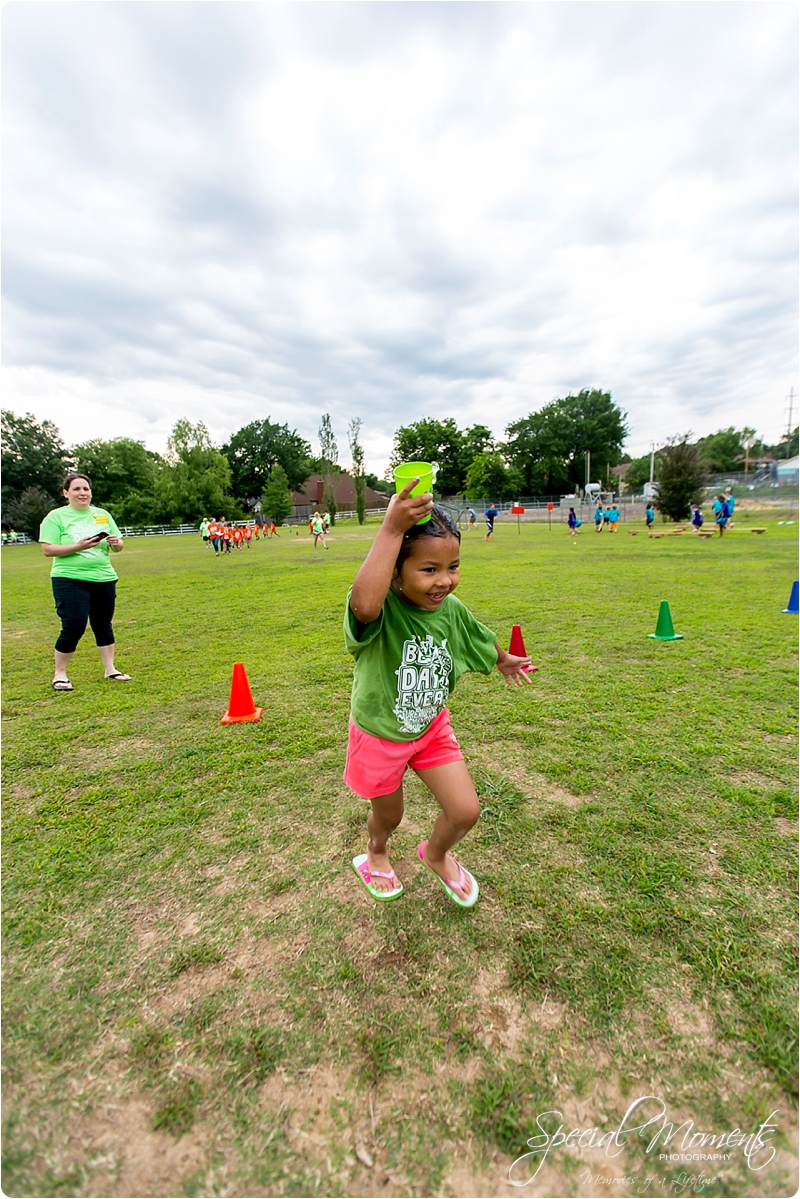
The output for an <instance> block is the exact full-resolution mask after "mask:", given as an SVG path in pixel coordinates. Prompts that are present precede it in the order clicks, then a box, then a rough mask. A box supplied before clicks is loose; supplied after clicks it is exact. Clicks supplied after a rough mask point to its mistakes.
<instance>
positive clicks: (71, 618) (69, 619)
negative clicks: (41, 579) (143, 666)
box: [51, 575, 117, 654]
mask: <svg viewBox="0 0 800 1199" xmlns="http://www.w3.org/2000/svg"><path fill="white" fill-rule="evenodd" d="M51 582H52V584H53V596H54V597H55V601H56V612H57V613H58V615H59V616H60V617H61V634H60V636H59V638H58V641H57V642H56V649H57V650H58V652H59V653H60V654H74V653H75V650H76V649H77V648H78V642H79V641H80V639H81V637H82V636H83V634H84V633H85V632H86V622H87V620H88V622H89V624H90V625H91V626H92V632H93V633H94V639H95V641H96V642H97V644H98V645H113V644H114V630H113V629H112V627H111V621H112V619H113V617H114V604H115V603H116V599H117V582H116V579H112V580H111V581H110V582H108V583H90V582H89V581H88V580H84V579H68V578H65V577H64V576H63V575H60V576H56V577H55V578H53V579H51Z"/></svg>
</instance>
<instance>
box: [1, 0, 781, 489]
mask: <svg viewBox="0 0 800 1199" xmlns="http://www.w3.org/2000/svg"><path fill="white" fill-rule="evenodd" d="M3 21H4V26H3V33H4V37H3V121H4V182H5V203H4V212H5V216H4V221H5V226H4V240H3V284H4V370H5V388H6V395H7V401H6V402H7V403H8V405H9V406H11V407H13V408H16V409H17V410H19V411H21V410H28V409H30V410H33V411H34V412H36V414H37V415H39V416H40V417H49V418H50V419H53V420H56V421H57V423H59V424H60V425H61V427H62V429H63V430H64V432H65V434H66V435H67V436H68V437H69V438H70V439H72V440H79V439H81V438H83V437H86V436H90V435H102V436H114V435H117V434H125V435H129V436H140V437H142V438H144V439H146V440H147V441H148V444H150V445H152V446H153V448H161V447H162V446H163V443H164V441H165V439H166V436H167V434H168V432H169V428H170V426H171V424H172V423H173V422H174V421H175V420H176V419H177V418H178V417H180V416H183V415H188V416H190V417H192V418H193V419H204V420H205V421H206V423H207V424H208V425H209V428H211V430H212V432H213V433H214V434H215V435H216V436H217V437H219V438H222V437H224V436H226V435H227V434H228V433H229V432H231V431H232V430H233V429H234V428H236V427H237V426H238V425H240V424H242V423H244V422H246V421H248V420H252V419H256V418H257V417H262V416H265V415H267V414H269V415H271V416H272V418H273V419H278V420H281V421H288V422H289V423H290V424H291V425H293V426H296V427H297V428H298V429H299V430H300V432H301V433H303V435H304V436H306V437H308V438H309V440H312V441H315V439H316V430H317V426H318V424H319V415H320V413H321V412H324V411H330V412H331V413H332V415H333V419H334V427H335V428H336V429H337V432H338V433H339V436H340V441H341V442H342V444H344V429H345V425H346V423H347V421H348V420H349V419H350V418H351V417H352V416H354V415H361V416H362V417H363V418H364V420H365V433H366V438H367V447H368V452H369V454H370V462H371V465H372V466H374V467H379V466H382V465H383V463H384V462H385V459H386V456H387V455H388V450H389V448H390V445H391V436H392V433H393V431H394V429H395V428H396V427H397V425H398V424H400V423H401V422H402V423H407V422H408V421H410V420H415V419H419V418H420V417H422V416H425V415H431V414H438V415H442V416H444V415H455V416H456V417H457V418H458V419H459V421H460V422H461V423H473V422H474V421H481V422H482V423H488V424H490V425H491V426H492V428H493V429H494V431H495V432H496V433H498V434H502V431H503V428H504V426H505V425H506V424H507V423H508V422H509V421H511V420H514V419H517V418H518V417H519V416H521V415H525V414H526V413H527V412H529V411H531V410H532V409H535V408H537V407H539V406H541V404H543V403H546V402H548V401H549V400H551V399H552V398H553V397H554V396H555V395H559V394H565V393H566V392H567V391H569V390H574V389H577V388H579V387H581V386H603V387H609V388H611V390H612V391H613V393H614V395H615V398H616V399H617V401H618V402H619V403H620V404H621V406H622V407H623V408H625V409H626V410H627V411H628V412H629V415H630V424H631V427H632V436H631V442H630V444H631V449H632V450H633V451H634V452H636V451H637V450H640V449H641V448H642V447H643V446H644V445H646V444H649V440H650V438H651V437H656V438H660V437H665V436H668V435H669V434H670V433H673V432H676V431H680V430H681V429H683V428H685V427H692V428H694V429H695V431H696V432H698V433H707V432H710V431H712V430H713V429H714V428H716V427H718V426H719V425H727V424H730V423H738V424H743V423H749V424H758V423H759V422H761V427H760V431H761V432H762V433H763V434H765V435H766V436H769V437H770V438H772V437H775V436H777V433H778V431H779V429H780V428H781V426H782V422H783V411H782V405H783V395H784V394H785V392H786V391H788V387H789V385H790V384H791V383H792V382H794V381H795V379H796V370H797V364H796V332H795V331H796V310H797V270H796V261H797V178H796V167H797V149H796V147H797V54H796V38H795V36H794V35H795V31H796V30H795V27H796V21H797V17H796V13H795V12H794V10H793V9H791V8H789V7H788V6H783V5H778V4H746V3H745V4H736V5H733V4H726V3H721V4H695V5H670V4H652V5H651V4H647V5H645V4H616V3H609V4H606V3H597V4H547V3H545V4H525V3H521V4H506V3H497V4H484V3H475V4H462V3H453V4H447V3H445V4H439V3H426V4H424V5H408V4H404V3H399V4H396V3H387V4H373V3H365V4H359V5H353V4H346V3H345V4H340V3H332V4H314V3H310V4H295V5H293V4H267V5H261V4H239V3H213V2H212V3H191V2H190V3H185V4H146V5H143V4H129V3H117V4H95V5H85V4H77V3H71V2H69V0H67V2H65V3H58V4H48V3H43V4H37V5H8V6H7V7H6V8H5V9H4V13H3ZM687 422H688V424H687Z"/></svg>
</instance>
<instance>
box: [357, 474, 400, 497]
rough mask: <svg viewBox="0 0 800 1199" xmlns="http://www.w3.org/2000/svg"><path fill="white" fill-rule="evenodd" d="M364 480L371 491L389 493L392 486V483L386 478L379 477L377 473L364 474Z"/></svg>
mask: <svg viewBox="0 0 800 1199" xmlns="http://www.w3.org/2000/svg"><path fill="white" fill-rule="evenodd" d="M364 482H365V483H366V485H367V487H371V488H372V490H373V491H380V492H389V494H391V491H392V487H393V486H394V484H393V483H390V482H389V480H388V479H379V478H378V476H377V475H370V474H366V475H364Z"/></svg>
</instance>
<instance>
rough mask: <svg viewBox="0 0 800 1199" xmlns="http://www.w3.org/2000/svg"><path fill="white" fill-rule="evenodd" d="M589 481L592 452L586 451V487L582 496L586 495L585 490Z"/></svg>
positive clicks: (590, 479)
mask: <svg viewBox="0 0 800 1199" xmlns="http://www.w3.org/2000/svg"><path fill="white" fill-rule="evenodd" d="M591 481H592V451H591V450H587V451H586V486H585V487H584V489H583V490H584V495H585V494H586V488H588V486H589V484H590V483H591Z"/></svg>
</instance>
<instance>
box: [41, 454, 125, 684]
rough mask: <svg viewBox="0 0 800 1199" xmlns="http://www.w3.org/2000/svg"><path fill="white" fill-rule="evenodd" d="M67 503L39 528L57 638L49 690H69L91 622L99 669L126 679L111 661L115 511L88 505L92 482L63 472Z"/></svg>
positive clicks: (117, 547)
mask: <svg viewBox="0 0 800 1199" xmlns="http://www.w3.org/2000/svg"><path fill="white" fill-rule="evenodd" d="M62 494H63V496H64V498H65V499H66V501H67V504H66V507H64V508H56V509H55V510H54V511H53V512H50V513H48V515H47V516H46V517H45V518H44V520H43V521H42V524H41V528H40V529H39V544H40V545H41V547H42V553H43V554H44V556H45V558H52V559H53V566H52V569H51V571H50V577H51V581H52V585H53V596H54V598H55V601H56V612H57V613H58V615H59V616H60V617H61V633H60V635H59V638H58V640H57V641H56V648H55V660H56V665H55V674H54V676H53V684H52V685H53V690H54V691H73V690H74V687H73V686H72V683H71V682H70V681H69V675H68V668H69V664H70V662H71V661H72V655H73V654H74V653H75V650H76V649H77V648H78V642H79V641H80V639H81V637H82V636H83V634H84V633H85V631H86V622H87V620H88V622H89V624H90V625H91V626H92V632H93V633H94V639H95V642H96V643H97V648H98V651H99V653H100V660H101V662H102V663H103V673H104V674H105V677H106V678H107V679H113V680H114V682H116V683H127V682H129V681H130V677H131V676H130V675H129V674H122V673H121V672H120V671H119V670H117V668H116V666H115V665H114V630H113V628H112V627H111V621H112V618H113V616H114V605H115V603H116V597H117V572H116V571H115V570H114V567H113V566H112V565H111V559H110V554H111V553H114V554H119V553H121V551H122V538H121V536H120V532H119V529H118V528H117V526H116V524H115V522H114V517H113V516H112V515H111V513H110V512H106V510H105V509H104V508H95V507H93V505H92V484H91V482H90V481H89V478H88V477H87V476H86V475H80V474H73V475H67V477H66V479H65V480H64V489H63V492H62Z"/></svg>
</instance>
